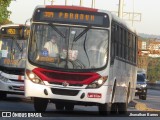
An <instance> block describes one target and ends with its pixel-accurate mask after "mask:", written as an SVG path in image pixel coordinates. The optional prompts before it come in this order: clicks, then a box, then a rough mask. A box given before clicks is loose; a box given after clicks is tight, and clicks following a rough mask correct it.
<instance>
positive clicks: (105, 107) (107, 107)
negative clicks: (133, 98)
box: [98, 103, 111, 115]
mask: <svg viewBox="0 0 160 120" xmlns="http://www.w3.org/2000/svg"><path fill="white" fill-rule="evenodd" d="M98 110H99V114H100V115H109V114H110V111H111V104H110V103H105V104H100V105H99V106H98Z"/></svg>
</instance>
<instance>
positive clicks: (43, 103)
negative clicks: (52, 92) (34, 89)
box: [33, 98, 48, 112]
mask: <svg viewBox="0 0 160 120" xmlns="http://www.w3.org/2000/svg"><path fill="white" fill-rule="evenodd" d="M33 103H34V109H35V111H37V112H45V111H46V108H47V105H48V99H45V98H34V99H33Z"/></svg>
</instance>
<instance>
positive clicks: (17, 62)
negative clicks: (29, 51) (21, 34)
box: [0, 38, 27, 68]
mask: <svg viewBox="0 0 160 120" xmlns="http://www.w3.org/2000/svg"><path fill="white" fill-rule="evenodd" d="M26 44H27V40H16V39H12V38H1V39H0V66H3V67H13V68H24V67H25V59H26Z"/></svg>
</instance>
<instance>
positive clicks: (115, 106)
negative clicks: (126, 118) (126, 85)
mask: <svg viewBox="0 0 160 120" xmlns="http://www.w3.org/2000/svg"><path fill="white" fill-rule="evenodd" d="M117 109H118V107H117V103H112V105H111V114H117Z"/></svg>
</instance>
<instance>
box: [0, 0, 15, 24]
mask: <svg viewBox="0 0 160 120" xmlns="http://www.w3.org/2000/svg"><path fill="white" fill-rule="evenodd" d="M11 1H12V0H0V25H2V24H5V23H6V21H9V20H8V17H9V16H10V14H11V11H8V10H7V8H8V7H9V5H10V3H11Z"/></svg>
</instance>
